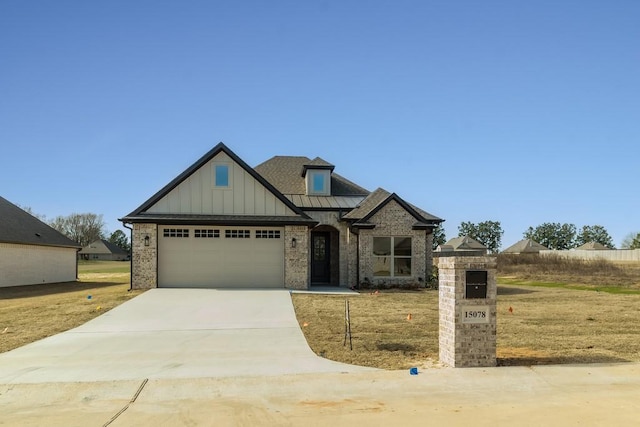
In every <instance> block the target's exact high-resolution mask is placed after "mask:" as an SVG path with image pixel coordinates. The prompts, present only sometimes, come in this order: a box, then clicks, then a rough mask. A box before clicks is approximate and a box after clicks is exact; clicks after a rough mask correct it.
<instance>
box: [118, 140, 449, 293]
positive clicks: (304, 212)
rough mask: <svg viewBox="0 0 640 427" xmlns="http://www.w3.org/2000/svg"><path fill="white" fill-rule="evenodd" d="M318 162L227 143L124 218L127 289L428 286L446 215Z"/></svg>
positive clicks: (319, 160) (220, 145)
mask: <svg viewBox="0 0 640 427" xmlns="http://www.w3.org/2000/svg"><path fill="white" fill-rule="evenodd" d="M334 169H335V166H334V165H332V164H331V163H329V162H327V161H325V160H323V159H321V158H315V159H309V158H307V157H299V156H298V157H294V156H276V157H273V158H271V159H269V160H267V161H266V162H264V163H262V164H260V165H258V166H256V167H255V168H252V167H250V166H249V165H247V164H246V163H245V162H244V161H243V160H242V159H241V158H239V157H238V156H237V155H236V154H235V153H233V152H232V151H231V150H230V149H229V148H228V147H227V146H226V145H224V144H223V143H220V144H218V145H217V146H215V147H214V148H213V149H212V150H211V151H209V152H208V153H206V154H205V155H204V156H203V157H202V158H200V159H199V160H198V161H196V162H195V163H194V164H193V165H192V166H190V167H189V168H187V169H186V170H185V171H184V172H183V173H181V174H180V175H179V176H177V177H176V178H175V179H173V180H172V181H171V182H170V183H169V184H167V185H166V186H165V187H164V188H162V189H161V190H160V191H158V192H157V193H156V194H155V195H153V196H152V197H151V198H149V199H148V200H147V201H145V202H144V203H143V204H142V205H140V206H139V207H138V208H137V209H135V210H134V211H133V212H131V213H130V214H128V215H126V216H125V217H123V218H121V219H120V221H122V222H123V223H124V224H125V225H126V224H131V225H132V227H131V228H132V230H133V231H132V279H131V280H132V283H131V286H132V288H153V287H270V288H283V287H285V288H290V289H307V288H308V287H309V286H311V285H331V286H345V287H352V286H357V285H359V284H361V283H364V282H368V283H371V284H379V285H396V284H397V285H409V284H416V285H419V284H421V283H422V284H424V281H425V278H426V277H428V275H429V272H430V268H431V256H432V254H431V245H432V233H433V229H434V228H435V227H436V226H437V225H438V224H439V223H440V222H442V221H443V220H442V219H440V218H438V217H436V216H433V215H431V214H429V213H427V212H425V211H423V210H421V209H419V208H417V207H416V206H414V205H412V204H410V203H408V202H406V201H405V200H403V199H402V198H400V196H398V195H397V194H395V193H390V192H388V191H385V190H383V189H377V190H375V191H373V192H370V191H368V190H366V189H364V188H362V187H361V186H359V185H357V184H355V183H353V182H351V181H349V180H348V179H346V178H344V177H342V176H340V175H339V174H337V173H335V172H334Z"/></svg>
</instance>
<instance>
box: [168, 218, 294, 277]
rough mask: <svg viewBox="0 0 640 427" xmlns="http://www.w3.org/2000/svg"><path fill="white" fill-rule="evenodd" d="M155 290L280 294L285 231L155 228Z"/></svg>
mask: <svg viewBox="0 0 640 427" xmlns="http://www.w3.org/2000/svg"><path fill="white" fill-rule="evenodd" d="M158 235H159V247H158V286H159V287H187V288H203V287H216V288H217V287H220V288H242V287H244V288H283V287H284V230H283V229H282V228H274V227H184V226H159V227H158Z"/></svg>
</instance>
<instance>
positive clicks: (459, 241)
mask: <svg viewBox="0 0 640 427" xmlns="http://www.w3.org/2000/svg"><path fill="white" fill-rule="evenodd" d="M436 251H438V252H467V253H473V254H474V255H486V254H487V247H486V246H485V245H483V244H482V243H480V242H478V241H477V240H475V239H474V238H472V237H468V236H460V237H455V238H453V239H451V240H449V241H448V242H447V243H445V244H444V245H440V246H438V247H437V248H436ZM463 255H464V254H463Z"/></svg>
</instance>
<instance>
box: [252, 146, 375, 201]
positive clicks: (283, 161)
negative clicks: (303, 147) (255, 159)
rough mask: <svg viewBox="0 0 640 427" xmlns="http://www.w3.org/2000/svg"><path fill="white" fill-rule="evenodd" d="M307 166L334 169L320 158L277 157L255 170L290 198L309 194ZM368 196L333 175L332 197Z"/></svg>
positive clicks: (367, 192)
mask: <svg viewBox="0 0 640 427" xmlns="http://www.w3.org/2000/svg"><path fill="white" fill-rule="evenodd" d="M305 166H325V167H332V166H333V165H332V164H331V163H329V162H327V161H326V160H323V159H321V158H320V157H316V158H315V159H313V160H311V159H310V158H308V157H304V156H275V157H272V158H271V159H269V160H267V161H266V162H263V163H261V164H259V165H258V166H256V167H255V168H254V169H255V171H256V172H258V173H259V174H260V175H262V176H263V177H264V178H265V179H266V180H267V181H269V182H270V183H271V185H273V186H274V187H276V188H277V189H278V191H280V192H281V193H282V194H284V195H286V196H289V195H292V194H302V195H304V194H306V193H307V191H306V187H305V179H304V177H303V176H302V171H303V170H304V167H305ZM367 194H369V191H368V190H366V189H364V188H362V187H360V186H359V185H358V184H356V183H354V182H351V181H349V180H348V179H346V178H344V177H342V176H340V175H338V174H337V173H335V172H334V173H332V174H331V195H332V196H366V195H367Z"/></svg>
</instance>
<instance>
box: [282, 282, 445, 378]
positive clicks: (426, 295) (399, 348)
mask: <svg viewBox="0 0 640 427" xmlns="http://www.w3.org/2000/svg"><path fill="white" fill-rule="evenodd" d="M292 297H293V303H294V307H295V310H296V315H297V318H298V321H299V322H300V326H301V327H302V330H303V331H304V334H305V337H306V338H307V342H308V343H309V345H310V347H311V349H312V350H313V351H314V352H315V353H316V354H318V355H320V356H323V357H326V358H327V359H331V360H337V361H340V362H345V363H351V364H355V365H363V366H372V367H383V368H387V369H402V368H406V367H409V366H417V365H418V364H419V365H423V364H425V363H430V361H431V362H432V361H435V360H437V358H438V293H437V292H436V291H426V290H418V291H394V290H384V291H378V292H377V293H376V292H375V291H373V292H367V293H365V292H363V293H362V294H361V295H359V296H355V297H349V306H350V314H351V331H352V343H353V351H352V350H350V349H349V343H348V342H347V344H346V346H345V345H343V344H344V337H345V321H344V318H345V316H344V312H345V296H331V295H313V294H293V295H292ZM409 314H411V320H408V316H409Z"/></svg>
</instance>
